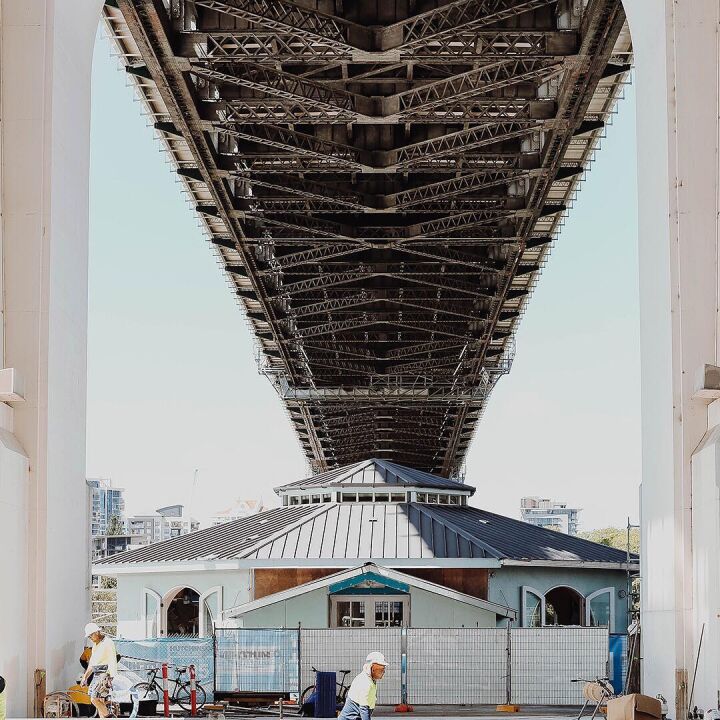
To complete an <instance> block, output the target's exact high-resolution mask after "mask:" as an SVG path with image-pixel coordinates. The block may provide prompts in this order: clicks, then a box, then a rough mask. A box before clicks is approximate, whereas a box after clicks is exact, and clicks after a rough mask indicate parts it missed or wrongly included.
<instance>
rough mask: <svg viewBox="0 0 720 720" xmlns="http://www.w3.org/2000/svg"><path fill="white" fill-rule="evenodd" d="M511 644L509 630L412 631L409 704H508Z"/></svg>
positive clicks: (409, 635)
mask: <svg viewBox="0 0 720 720" xmlns="http://www.w3.org/2000/svg"><path fill="white" fill-rule="evenodd" d="M507 641H508V634H507V630H505V629H497V628H452V629H447V628H435V629H420V628H408V630H407V663H408V672H407V684H408V698H409V701H410V702H411V703H414V704H417V705H434V704H442V705H446V704H447V705H475V704H482V705H485V704H492V705H497V704H500V703H504V702H505V696H506V687H507ZM383 702H385V699H384V697H383Z"/></svg>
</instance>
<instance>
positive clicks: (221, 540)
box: [103, 503, 626, 565]
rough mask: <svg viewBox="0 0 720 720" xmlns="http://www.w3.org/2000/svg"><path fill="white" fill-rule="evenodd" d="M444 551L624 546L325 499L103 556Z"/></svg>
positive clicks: (531, 554) (594, 553) (457, 554)
mask: <svg viewBox="0 0 720 720" xmlns="http://www.w3.org/2000/svg"><path fill="white" fill-rule="evenodd" d="M233 558H237V559H240V558H242V559H254V560H263V559H266V560H279V559H283V560H301V559H302V560H306V559H310V560H313V559H328V560H330V559H370V558H372V559H377V560H392V559H418V560H419V559H434V558H438V559H444V558H448V559H450V558H456V559H457V558H462V559H473V558H490V559H493V558H494V559H499V560H517V561H524V560H527V561H532V560H535V561H573V562H602V563H613V564H618V565H620V564H622V563H624V562H625V559H626V558H625V553H624V552H622V551H620V550H615V549H614V548H609V547H606V546H604V545H598V544H597V543H592V542H589V541H587V540H582V539H580V538H577V537H572V536H569V535H563V534H561V533H558V532H555V531H552V530H544V529H542V528H538V527H536V526H534V525H529V524H528V523H524V522H521V521H519V520H513V519H511V518H507V517H503V516H502V515H495V514H494V513H489V512H486V511H484V510H479V509H477V508H473V507H463V506H457V507H455V506H453V507H449V506H447V507H446V506H438V505H423V504H418V503H404V504H385V503H377V504H373V503H356V504H350V503H340V504H338V503H327V504H320V505H300V506H293V507H286V508H280V509H277V510H270V511H269V512H266V513H260V514H258V515H253V516H251V517H248V518H243V519H241V520H236V521H234V522H229V523H225V524H223V525H218V526H216V527H213V528H208V529H207V530H201V531H199V532H195V533H192V534H190V535H183V536H181V537H178V538H173V539H171V540H166V541H165V542H161V543H156V544H154V545H149V546H147V547H144V548H139V549H137V550H130V551H128V552H125V553H120V554H118V555H114V556H112V557H110V558H108V559H107V560H104V561H103V564H108V565H113V564H127V563H146V562H162V563H165V562H178V561H188V560H196V561H202V560H216V559H233Z"/></svg>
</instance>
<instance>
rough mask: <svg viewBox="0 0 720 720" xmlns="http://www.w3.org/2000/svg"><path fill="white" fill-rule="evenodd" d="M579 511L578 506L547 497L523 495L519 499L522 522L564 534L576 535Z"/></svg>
mask: <svg viewBox="0 0 720 720" xmlns="http://www.w3.org/2000/svg"><path fill="white" fill-rule="evenodd" d="M579 513H580V508H572V507H568V506H567V504H565V503H560V502H555V501H554V500H550V499H548V498H540V497H524V498H522V499H521V500H520V516H521V518H522V520H523V521H524V522H526V523H530V524H531V525H536V526H537V527H541V528H545V529H546V530H557V531H558V532H562V533H565V534H566V535H577V532H578V515H579Z"/></svg>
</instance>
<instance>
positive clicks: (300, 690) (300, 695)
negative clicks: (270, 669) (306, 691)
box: [297, 623, 303, 707]
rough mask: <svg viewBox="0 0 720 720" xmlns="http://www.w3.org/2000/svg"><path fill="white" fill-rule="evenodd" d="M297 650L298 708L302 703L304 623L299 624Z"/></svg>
mask: <svg viewBox="0 0 720 720" xmlns="http://www.w3.org/2000/svg"><path fill="white" fill-rule="evenodd" d="M297 649H298V707H301V703H302V691H303V688H302V623H298V629H297Z"/></svg>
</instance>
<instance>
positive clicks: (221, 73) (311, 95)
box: [190, 61, 371, 122]
mask: <svg viewBox="0 0 720 720" xmlns="http://www.w3.org/2000/svg"><path fill="white" fill-rule="evenodd" d="M238 69H242V73H238V72H237V70H238ZM190 72H191V73H192V74H193V75H196V76H197V77H201V78H203V79H204V80H209V81H210V82H213V83H215V84H216V85H236V86H237V87H243V88H247V89H248V90H255V91H257V92H260V93H263V95H271V96H274V97H278V98H281V99H283V100H290V101H295V102H300V103H303V104H304V105H305V106H307V107H315V108H317V109H318V110H321V111H325V112H328V113H331V114H337V116H338V117H342V119H343V120H346V121H348V122H349V121H351V120H358V119H360V118H361V117H362V116H363V115H367V114H368V112H367V111H370V106H371V103H370V102H369V100H368V99H367V98H364V97H362V96H359V95H353V94H351V93H349V92H346V91H344V90H340V89H334V88H330V87H328V86H327V85H325V84H323V83H319V82H313V81H312V80H306V79H304V78H300V77H298V76H297V75H291V74H290V73H284V72H279V71H277V70H273V69H271V68H269V67H267V66H265V65H257V64H250V63H246V64H243V65H227V66H226V65H220V64H216V63H212V64H207V63H206V64H200V61H198V62H196V63H193V64H192V65H191V66H190Z"/></svg>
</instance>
